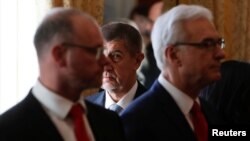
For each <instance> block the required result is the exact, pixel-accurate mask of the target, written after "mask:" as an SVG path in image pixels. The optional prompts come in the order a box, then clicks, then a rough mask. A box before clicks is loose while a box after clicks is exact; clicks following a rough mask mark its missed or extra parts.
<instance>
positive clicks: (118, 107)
mask: <svg viewBox="0 0 250 141" xmlns="http://www.w3.org/2000/svg"><path fill="white" fill-rule="evenodd" d="M109 110H112V111H115V112H116V113H118V114H119V113H120V112H121V111H122V110H123V108H122V107H121V106H119V105H118V104H115V103H114V104H112V105H111V106H110V107H109Z"/></svg>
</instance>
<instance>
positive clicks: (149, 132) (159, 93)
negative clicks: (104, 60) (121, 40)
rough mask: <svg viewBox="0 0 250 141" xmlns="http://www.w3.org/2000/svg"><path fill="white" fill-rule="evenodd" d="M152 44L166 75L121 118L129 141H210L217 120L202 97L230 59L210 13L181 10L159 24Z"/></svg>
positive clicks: (195, 8)
mask: <svg viewBox="0 0 250 141" xmlns="http://www.w3.org/2000/svg"><path fill="white" fill-rule="evenodd" d="M151 38H152V43H153V49H154V56H155V58H156V62H157V66H158V67H159V69H160V70H161V74H160V76H159V77H158V79H157V80H156V81H155V83H154V84H153V85H152V87H151V88H150V90H149V91H147V92H146V93H145V94H143V95H142V96H141V97H139V98H138V99H137V100H135V101H134V102H133V103H132V104H131V105H130V106H129V107H127V109H126V110H125V111H124V112H122V113H121V117H122V120H123V123H124V125H125V132H126V135H127V137H128V140H130V141H138V140H154V141H165V140H167V139H172V140H187V141H207V140H208V125H210V124H214V123H217V122H218V120H217V118H216V117H214V116H215V115H214V114H213V113H212V112H213V111H212V109H209V108H208V105H206V103H204V102H203V101H201V100H200V99H199V98H198V94H199V92H200V90H201V89H202V88H203V87H204V86H206V85H208V84H210V83H212V82H214V81H216V80H219V79H220V77H221V74H220V65H221V60H222V59H223V58H224V57H225V52H224V51H223V50H222V48H223V47H224V40H223V39H222V38H221V37H220V35H219V33H218V32H217V30H216V29H215V26H214V24H213V17H212V14H211V12H210V11H209V10H208V9H206V8H204V7H202V6H196V5H179V6H176V7H174V8H172V9H170V10H169V11H168V12H166V13H164V14H163V15H162V16H160V17H159V18H158V19H157V20H156V23H155V25H154V27H153V32H152V37H151Z"/></svg>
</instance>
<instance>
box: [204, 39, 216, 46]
mask: <svg viewBox="0 0 250 141" xmlns="http://www.w3.org/2000/svg"><path fill="white" fill-rule="evenodd" d="M202 45H203V46H204V47H211V46H215V45H216V42H215V41H214V40H212V39H207V40H205V41H203V42H202Z"/></svg>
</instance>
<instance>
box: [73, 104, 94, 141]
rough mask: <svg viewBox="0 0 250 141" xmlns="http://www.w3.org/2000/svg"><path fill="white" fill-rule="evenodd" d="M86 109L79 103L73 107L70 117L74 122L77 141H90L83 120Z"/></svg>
mask: <svg viewBox="0 0 250 141" xmlns="http://www.w3.org/2000/svg"><path fill="white" fill-rule="evenodd" d="M83 114H84V109H83V107H82V106H81V105H80V104H79V103H77V104H75V105H73V106H72V108H71V110H70V112H69V117H70V118H71V119H72V120H73V122H74V132H75V136H76V140H77V141H90V139H89V137H88V134H87V131H86V129H85V123H84V120H83Z"/></svg>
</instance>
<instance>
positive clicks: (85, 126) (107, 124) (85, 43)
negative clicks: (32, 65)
mask: <svg viewBox="0 0 250 141" xmlns="http://www.w3.org/2000/svg"><path fill="white" fill-rule="evenodd" d="M34 44H35V47H36V51H37V56H38V61H39V69H40V75H39V78H38V80H37V83H36V84H35V86H34V87H33V88H32V89H31V91H30V92H29V94H28V96H27V97H26V98H25V99H24V100H23V101H21V102H20V103H19V104H17V105H16V106H14V107H13V108H11V109H9V110H8V111H7V112H5V113H3V114H2V115H1V116H0V140H1V141H19V140H25V141H63V140H64V141H94V140H96V141H119V140H121V141H123V140H124V138H125V137H124V135H123V130H122V129H123V128H122V124H121V122H120V119H119V116H117V115H116V113H114V112H111V111H108V110H106V109H104V108H101V107H99V106H96V105H94V104H92V103H90V102H87V101H84V100H83V97H81V91H82V90H85V89H87V88H92V87H99V86H100V85H101V76H102V72H103V66H104V65H105V64H106V63H107V60H106V59H105V57H104V55H103V52H102V51H103V38H102V35H101V32H100V30H99V28H98V25H97V23H96V21H95V20H94V19H93V18H92V17H90V16H89V15H87V14H85V13H83V12H81V11H78V10H75V9H68V8H54V9H52V10H51V11H50V12H49V13H48V14H47V15H46V17H45V18H44V19H43V21H42V23H41V24H40V25H39V27H38V29H37V31H36V34H35V38H34ZM110 132H112V133H113V134H109V133H110Z"/></svg>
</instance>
